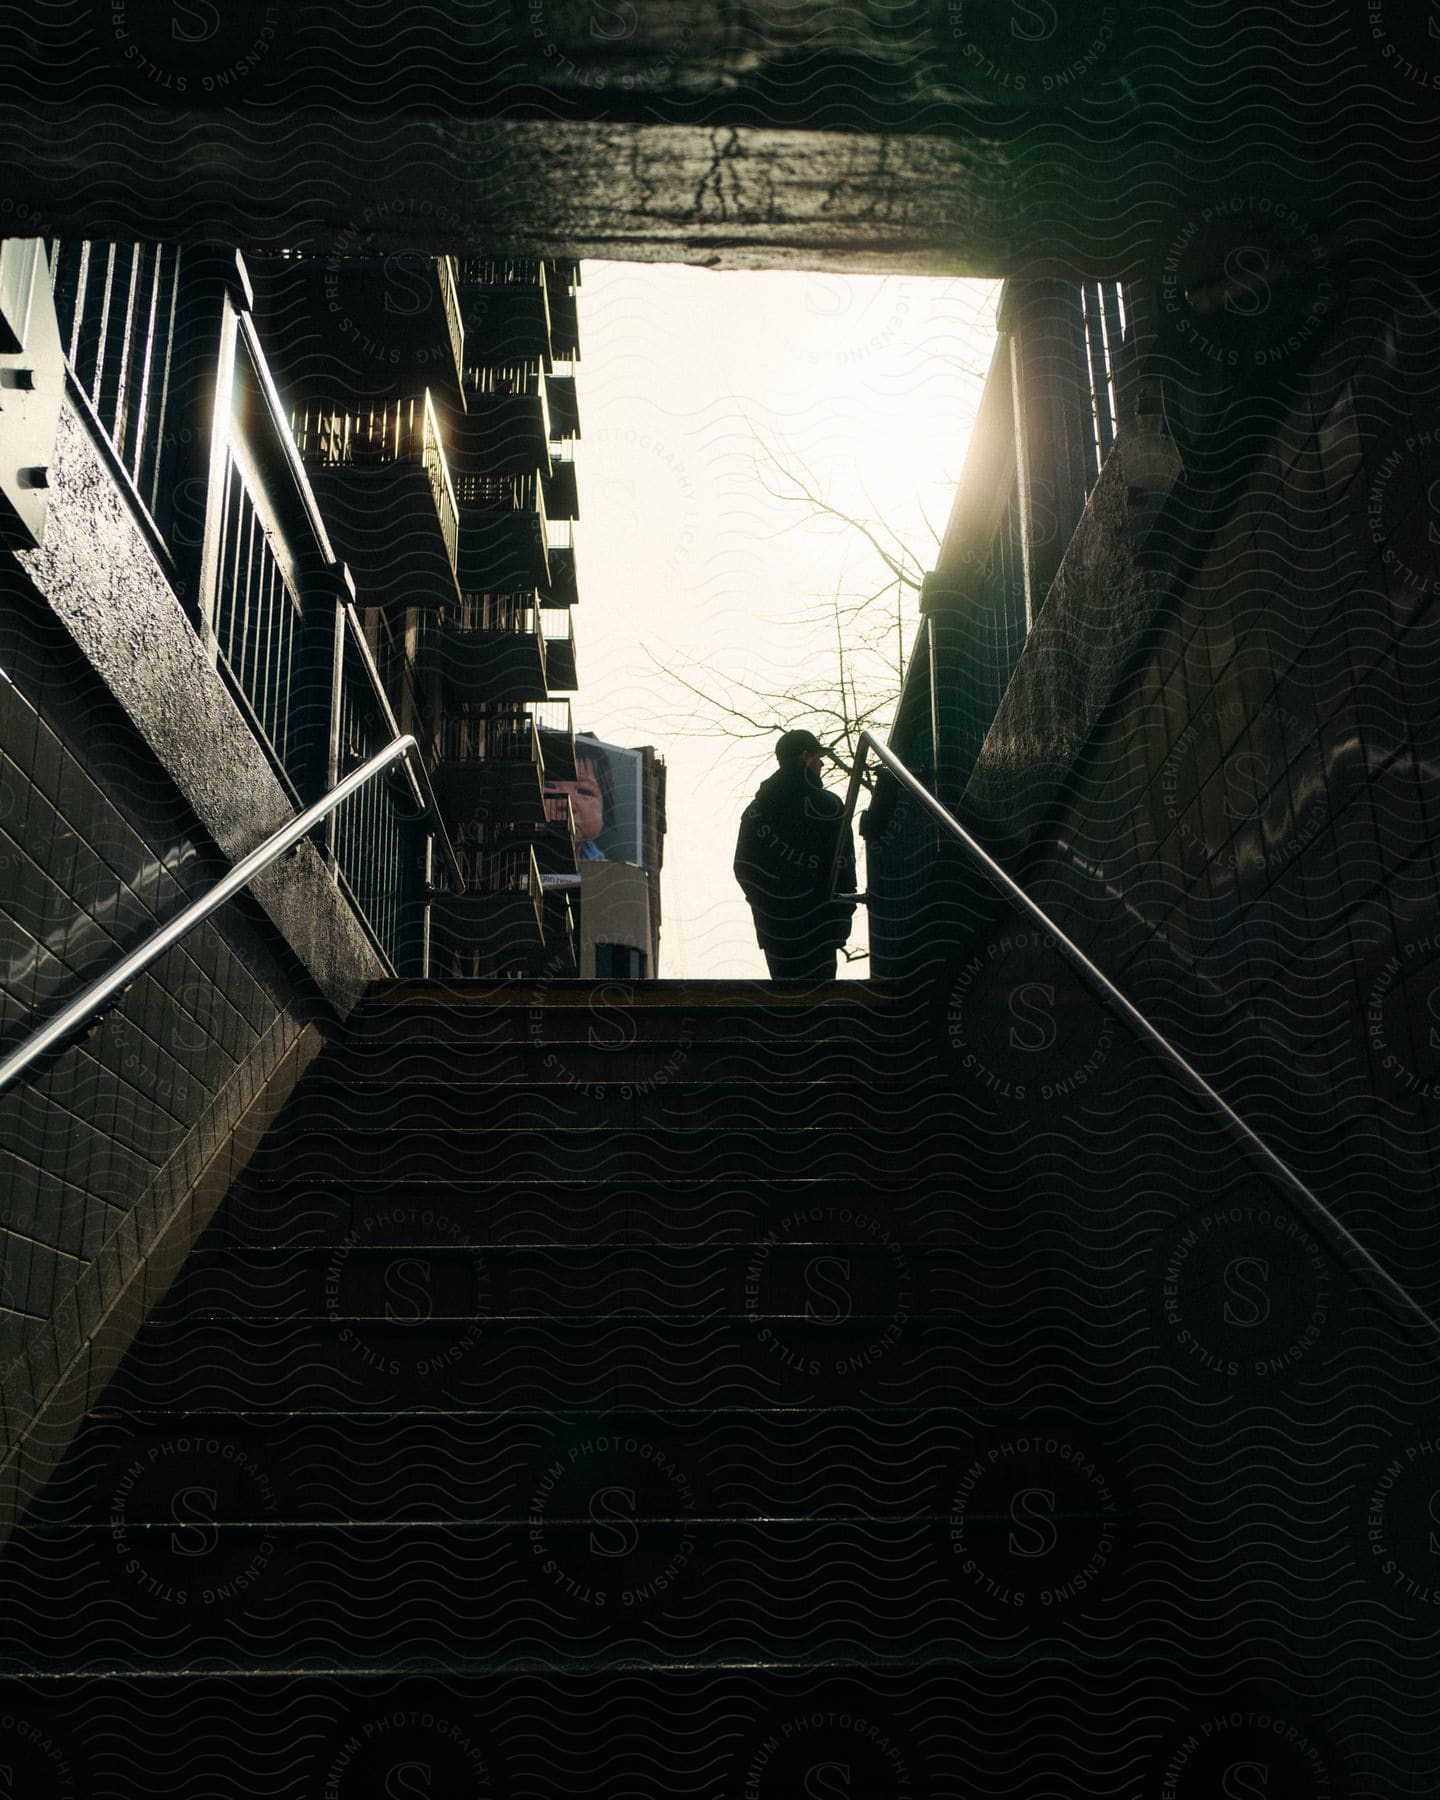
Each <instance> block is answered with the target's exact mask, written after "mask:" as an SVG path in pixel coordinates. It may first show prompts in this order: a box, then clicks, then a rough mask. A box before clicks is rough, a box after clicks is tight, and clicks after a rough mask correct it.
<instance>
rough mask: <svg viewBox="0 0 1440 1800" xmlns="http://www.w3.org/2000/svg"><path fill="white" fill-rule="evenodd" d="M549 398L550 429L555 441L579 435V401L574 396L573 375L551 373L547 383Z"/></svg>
mask: <svg viewBox="0 0 1440 1800" xmlns="http://www.w3.org/2000/svg"><path fill="white" fill-rule="evenodd" d="M547 392H548V395H549V399H550V431H551V435H552V437H553V438H554V440H555V442H556V443H564V442H565V440H566V439H567V438H577V437H579V435H580V403H579V401H578V400H577V399H576V397H575V377H574V376H573V375H552V376H551V377H550V379H549V382H548V384H547Z"/></svg>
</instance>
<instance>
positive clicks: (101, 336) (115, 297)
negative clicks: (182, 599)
mask: <svg viewBox="0 0 1440 1800" xmlns="http://www.w3.org/2000/svg"><path fill="white" fill-rule="evenodd" d="M49 253H50V273H51V281H52V284H53V289H54V298H55V313H56V318H57V320H58V322H59V326H60V341H61V343H62V344H63V345H64V347H65V354H66V358H67V360H68V362H69V365H70V373H71V375H72V377H73V378H74V381H75V385H76V386H77V387H78V388H79V390H80V391H81V392H82V393H83V394H84V395H85V398H86V399H87V400H88V401H89V403H90V407H91V409H92V411H93V412H94V415H95V418H96V419H97V420H98V421H99V424H100V425H101V427H102V429H103V430H104V432H105V434H106V436H107V437H108V438H109V440H110V444H111V447H112V448H113V450H114V452H115V455H116V457H117V458H118V460H119V461H120V463H121V464H122V465H123V467H124V468H125V469H126V471H127V472H128V474H129V476H130V479H131V480H132V481H133V482H134V484H135V491H136V493H137V494H138V495H139V496H140V499H141V501H142V502H143V504H144V506H145V509H146V511H147V512H148V513H149V514H150V515H151V517H152V518H154V519H157V520H160V519H161V515H162V514H163V513H164V512H165V510H166V509H165V507H164V505H163V501H164V493H163V490H162V486H161V483H162V479H163V468H162V465H163V463H164V456H163V450H164V446H165V429H166V427H165V420H166V414H167V410H168V408H169V404H170V399H171V375H172V366H173V363H174V359H175V353H176V316H177V307H178V299H179V291H180V288H179V283H180V270H181V263H182V257H183V255H184V252H182V251H181V250H180V249H179V248H178V247H177V246H175V245H171V244H105V243H92V242H89V241H84V242H74V241H67V240H61V239H53V240H51V242H50V245H49ZM162 523H163V521H162Z"/></svg>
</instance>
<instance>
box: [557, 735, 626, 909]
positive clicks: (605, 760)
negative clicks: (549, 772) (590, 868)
mask: <svg viewBox="0 0 1440 1800" xmlns="http://www.w3.org/2000/svg"><path fill="white" fill-rule="evenodd" d="M644 767H645V758H644V754H643V752H642V751H639V750H627V749H626V748H624V746H623V745H620V744H606V743H604V742H602V741H601V740H600V739H599V738H593V737H581V736H577V737H576V739H575V776H576V778H575V780H574V781H552V780H550V779H549V778H548V777H547V779H546V782H545V793H546V795H547V797H550V796H555V797H559V796H560V795H564V794H568V795H569V797H570V805H571V808H572V809H573V811H574V814H575V838H576V842H577V843H578V845H579V848H580V860H581V862H582V863H586V862H626V863H643V862H644V860H645V816H644ZM576 879H577V877H575V876H573V875H572V876H564V877H554V876H551V877H548V878H547V880H546V886H550V885H552V884H555V883H558V882H560V881H574V880H576Z"/></svg>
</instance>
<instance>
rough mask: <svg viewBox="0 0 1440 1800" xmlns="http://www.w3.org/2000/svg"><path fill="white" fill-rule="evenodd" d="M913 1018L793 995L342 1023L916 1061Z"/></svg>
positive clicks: (359, 1036) (354, 1031) (462, 1009)
mask: <svg viewBox="0 0 1440 1800" xmlns="http://www.w3.org/2000/svg"><path fill="white" fill-rule="evenodd" d="M847 985H848V984H847ZM919 1023H920V1022H919V1020H918V1019H917V1018H916V1017H913V1016H911V1015H909V1014H907V1013H905V1012H901V1011H897V1010H895V1009H893V1008H890V1007H885V1006H880V1005H875V1004H871V1005H859V1006H856V1005H849V1006H840V1005H836V1004H812V1003H808V1002H805V1001H802V1000H801V999H800V998H799V997H797V1000H796V1003H794V1004H791V1005H787V1006H768V1007H758V1006H753V1005H750V1006H747V1005H743V1004H737V1005H733V1006H705V1007H703V1008H702V1007H699V1006H696V1007H694V1008H692V1009H690V1010H688V1011H687V1010H686V1009H685V1008H684V1007H683V1006H679V1005H674V1004H672V1005H669V1006H657V1005H652V1006H637V1007H634V1008H626V1009H619V1008H607V1007H604V1006H600V1005H587V1004H583V1003H574V1004H569V1005H565V1004H557V1003H555V1002H551V1003H548V1004H546V1005H543V1006H534V1007H525V1006H514V1005H512V1006H498V1007H497V1006H490V1007H487V1006H481V1005H468V1006H467V1005H445V1004H442V1003H440V1002H436V1003H432V1004H404V1005H387V1006H384V1007H377V1008H365V1007H362V1008H360V1009H358V1010H357V1011H356V1012H355V1013H353V1014H352V1015H351V1017H350V1020H349V1021H348V1041H349V1043H350V1044H351V1045H352V1046H353V1047H355V1048H357V1049H366V1048H368V1047H369V1046H371V1045H374V1044H413V1043H429V1044H452V1043H459V1044H471V1045H484V1044H501V1045H507V1046H509V1045H516V1044H521V1043H523V1044H527V1045H536V1044H543V1045H547V1046H558V1045H563V1044H575V1045H581V1046H583V1047H585V1048H586V1049H597V1048H598V1049H607V1048H608V1049H609V1050H610V1051H612V1052H613V1053H615V1054H620V1053H621V1052H622V1051H625V1050H628V1049H630V1048H632V1047H641V1046H644V1045H646V1044H649V1043H655V1042H672V1041H674V1040H675V1039H676V1038H677V1037H680V1038H686V1039H688V1040H689V1042H690V1045H691V1047H692V1049H693V1050H694V1051H695V1053H696V1054H699V1053H701V1052H703V1050H704V1048H705V1046H706V1044H708V1043H709V1042H711V1041H718V1042H730V1041H732V1040H734V1039H735V1038H744V1039H746V1040H747V1041H749V1042H750V1043H752V1044H755V1045H757V1046H759V1047H761V1048H762V1049H763V1048H764V1047H766V1046H768V1045H785V1044H787V1043H788V1044H794V1043H819V1044H833V1045H836V1046H839V1047H842V1048H843V1047H847V1046H848V1047H851V1048H859V1047H868V1046H870V1045H872V1044H875V1045H890V1046H892V1047H893V1046H898V1045H904V1046H906V1047H907V1048H908V1049H909V1052H910V1053H911V1054H912V1055H914V1056H916V1058H917V1060H918V1059H921V1058H923V1057H924V1056H925V1055H927V1054H928V1050H927V1044H928V1040H927V1039H926V1038H925V1037H924V1036H923V1035H917V1026H918V1025H919Z"/></svg>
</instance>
